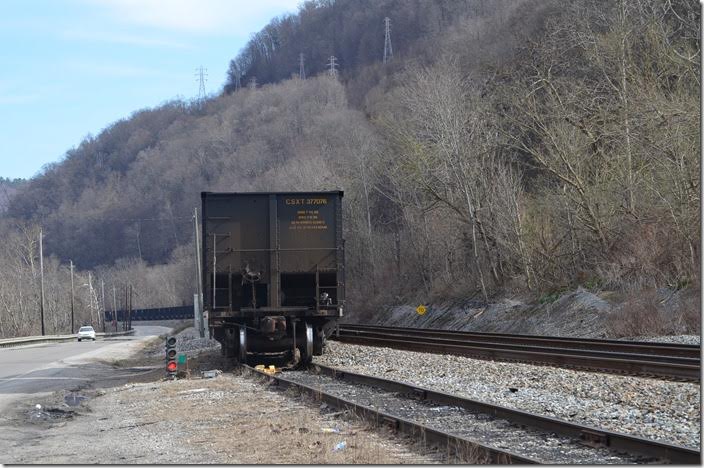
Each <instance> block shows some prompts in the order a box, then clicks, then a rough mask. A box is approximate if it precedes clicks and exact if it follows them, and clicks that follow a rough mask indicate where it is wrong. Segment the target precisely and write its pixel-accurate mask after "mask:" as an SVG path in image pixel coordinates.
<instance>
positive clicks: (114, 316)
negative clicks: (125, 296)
mask: <svg viewBox="0 0 704 468" xmlns="http://www.w3.org/2000/svg"><path fill="white" fill-rule="evenodd" d="M112 321H113V322H114V323H115V332H117V291H115V286H113V287H112Z"/></svg>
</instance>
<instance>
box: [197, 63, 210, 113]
mask: <svg viewBox="0 0 704 468" xmlns="http://www.w3.org/2000/svg"><path fill="white" fill-rule="evenodd" d="M196 79H197V81H198V103H199V104H202V103H203V101H204V100H205V82H206V81H208V69H207V68H203V66H202V65H201V66H200V67H198V68H196Z"/></svg>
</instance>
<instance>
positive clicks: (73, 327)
mask: <svg viewBox="0 0 704 468" xmlns="http://www.w3.org/2000/svg"><path fill="white" fill-rule="evenodd" d="M70 262H71V334H73V333H74V332H75V331H76V326H75V324H74V322H73V309H74V301H75V299H74V297H73V294H74V292H73V260H70Z"/></svg>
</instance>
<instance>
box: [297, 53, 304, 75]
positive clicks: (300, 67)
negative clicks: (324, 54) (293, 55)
mask: <svg viewBox="0 0 704 468" xmlns="http://www.w3.org/2000/svg"><path fill="white" fill-rule="evenodd" d="M298 78H300V79H301V80H305V79H306V69H305V61H304V59H303V52H301V53H300V54H298Z"/></svg>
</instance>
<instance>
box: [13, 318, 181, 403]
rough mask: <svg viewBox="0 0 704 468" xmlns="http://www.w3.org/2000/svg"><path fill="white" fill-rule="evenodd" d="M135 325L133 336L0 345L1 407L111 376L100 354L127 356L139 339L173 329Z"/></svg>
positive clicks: (116, 357) (105, 355) (109, 357)
mask: <svg viewBox="0 0 704 468" xmlns="http://www.w3.org/2000/svg"><path fill="white" fill-rule="evenodd" d="M134 328H135V335H134V336H125V337H115V338H109V339H106V340H101V339H98V340H97V341H94V342H93V341H84V342H80V343H79V342H77V341H71V342H66V343H48V344H40V345H32V346H25V347H20V348H3V349H0V411H1V410H2V408H3V407H4V406H6V405H7V404H9V403H10V402H11V401H12V400H13V399H14V398H16V397H20V396H25V397H26V396H27V395H34V394H39V393H46V392H53V391H56V390H71V389H75V388H78V387H82V386H85V385H87V384H88V383H89V382H90V381H91V380H95V379H99V378H101V377H108V378H109V377H112V376H113V374H114V373H115V371H114V369H112V368H110V367H109V366H106V365H104V364H100V363H98V362H96V359H97V358H102V359H105V358H107V359H119V358H124V357H127V356H128V355H129V353H130V352H131V350H133V349H135V347H136V346H139V342H140V341H142V340H145V339H147V338H149V337H150V336H154V335H160V334H163V333H166V332H167V331H168V330H170V328H167V327H162V326H139V325H135V326H134Z"/></svg>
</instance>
